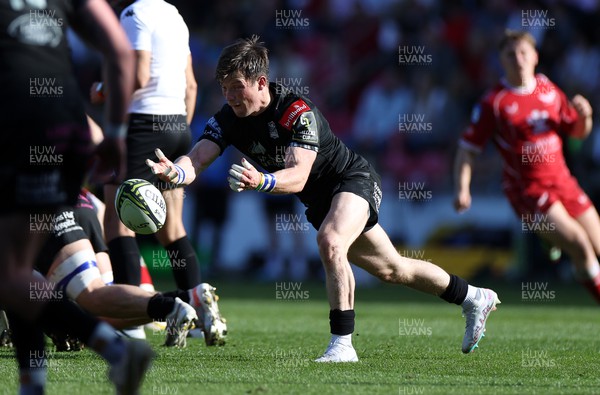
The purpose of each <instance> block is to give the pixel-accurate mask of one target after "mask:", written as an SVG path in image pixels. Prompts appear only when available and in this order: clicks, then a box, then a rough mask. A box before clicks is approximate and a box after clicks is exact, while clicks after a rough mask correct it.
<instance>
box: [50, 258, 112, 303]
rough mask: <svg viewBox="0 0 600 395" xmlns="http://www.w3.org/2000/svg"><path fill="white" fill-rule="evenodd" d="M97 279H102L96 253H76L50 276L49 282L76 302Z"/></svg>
mask: <svg viewBox="0 0 600 395" xmlns="http://www.w3.org/2000/svg"><path fill="white" fill-rule="evenodd" d="M95 279H101V276H100V271H99V270H98V267H97V266H96V255H95V254H94V251H91V250H84V251H79V252H76V253H75V254H73V255H71V256H70V257H68V258H67V259H65V260H64V261H63V262H62V263H60V264H59V265H58V267H57V268H56V269H55V270H54V271H53V272H52V273H51V274H50V275H49V276H48V280H49V281H51V282H53V283H54V284H56V289H57V291H66V295H67V296H68V297H69V298H70V299H72V300H75V299H77V297H78V296H79V294H80V293H81V292H83V290H85V289H86V288H87V287H88V286H89V285H90V284H91V283H92V281H94V280H95Z"/></svg>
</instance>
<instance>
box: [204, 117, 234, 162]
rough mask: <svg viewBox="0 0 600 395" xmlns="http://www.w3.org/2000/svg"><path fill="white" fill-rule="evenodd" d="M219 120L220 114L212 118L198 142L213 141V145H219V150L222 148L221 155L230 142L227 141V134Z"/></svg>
mask: <svg viewBox="0 0 600 395" xmlns="http://www.w3.org/2000/svg"><path fill="white" fill-rule="evenodd" d="M217 119H218V114H217V115H215V116H212V117H211V118H210V119H209V120H208V121H207V122H206V126H205V127H204V132H203V133H202V135H201V136H200V138H199V139H198V141H200V140H203V139H206V140H210V141H212V142H213V143H215V144H217V145H218V146H219V148H221V154H223V151H225V148H227V147H228V146H229V142H228V141H227V140H226V138H225V133H224V132H223V127H222V126H221V124H220V123H219V121H218V120H217Z"/></svg>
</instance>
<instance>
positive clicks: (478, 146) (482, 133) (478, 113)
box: [459, 99, 496, 153]
mask: <svg viewBox="0 0 600 395" xmlns="http://www.w3.org/2000/svg"><path fill="white" fill-rule="evenodd" d="M495 129H496V121H495V117H494V111H493V109H492V106H491V104H490V102H489V101H488V100H485V99H484V100H482V101H481V102H480V103H478V104H477V105H476V106H475V107H474V108H473V111H472V112H471V123H470V124H469V126H468V127H467V130H465V132H464V133H463V135H462V136H461V139H460V142H459V144H460V146H461V147H463V148H466V149H469V150H471V151H474V152H476V153H480V152H481V151H482V150H483V148H484V146H485V144H486V143H487V142H488V140H489V139H490V138H491V137H492V135H493V134H494V131H495Z"/></svg>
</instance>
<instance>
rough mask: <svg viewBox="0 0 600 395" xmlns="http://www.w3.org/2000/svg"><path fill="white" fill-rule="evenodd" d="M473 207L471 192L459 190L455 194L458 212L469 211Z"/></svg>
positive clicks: (455, 207) (455, 206) (455, 205)
mask: <svg viewBox="0 0 600 395" xmlns="http://www.w3.org/2000/svg"><path fill="white" fill-rule="evenodd" d="M470 207H471V192H469V191H459V192H457V193H456V195H455V196H454V209H455V210H456V212H457V213H462V212H465V211H467V210H468V209H469V208H470Z"/></svg>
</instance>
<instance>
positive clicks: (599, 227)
mask: <svg viewBox="0 0 600 395" xmlns="http://www.w3.org/2000/svg"><path fill="white" fill-rule="evenodd" d="M575 220H576V221H577V222H578V223H579V224H580V225H581V227H583V229H584V230H585V233H586V234H587V236H588V238H589V239H590V242H591V243H592V247H594V251H595V252H596V255H600V217H599V216H598V211H597V210H596V208H595V207H594V206H591V207H589V208H588V209H587V210H585V211H584V212H583V214H581V215H580V216H578V217H577V218H575Z"/></svg>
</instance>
